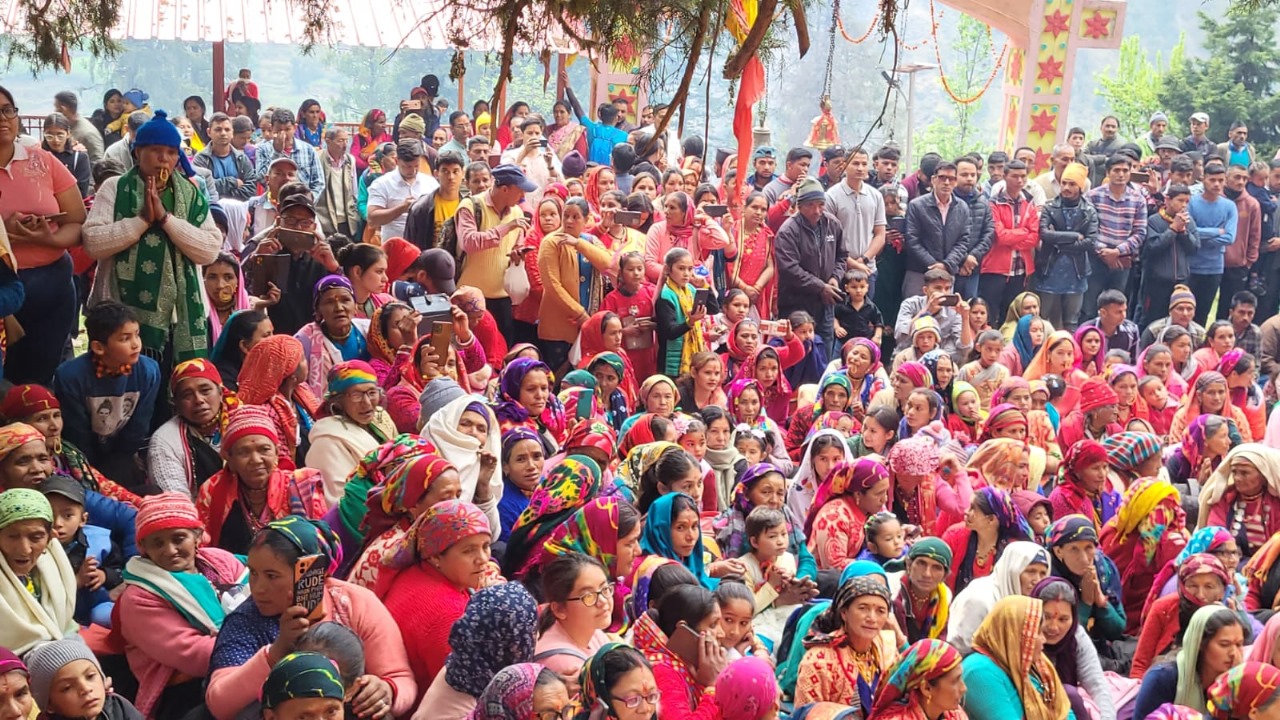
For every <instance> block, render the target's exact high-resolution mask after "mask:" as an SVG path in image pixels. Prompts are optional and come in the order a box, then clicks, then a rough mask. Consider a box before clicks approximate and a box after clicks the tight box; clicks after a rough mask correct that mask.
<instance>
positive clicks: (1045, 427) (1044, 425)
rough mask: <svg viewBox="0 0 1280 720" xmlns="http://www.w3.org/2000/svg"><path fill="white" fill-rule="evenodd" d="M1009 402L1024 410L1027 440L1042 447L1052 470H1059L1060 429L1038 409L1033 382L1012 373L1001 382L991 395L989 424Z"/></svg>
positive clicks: (1060, 454) (1060, 452) (1046, 414)
mask: <svg viewBox="0 0 1280 720" xmlns="http://www.w3.org/2000/svg"><path fill="white" fill-rule="evenodd" d="M1005 403H1008V404H1010V405H1013V406H1014V407H1016V408H1018V409H1019V410H1021V411H1022V414H1023V415H1024V416H1025V417H1026V418H1027V435H1026V437H1027V442H1029V443H1031V445H1033V446H1035V447H1038V448H1041V449H1042V450H1044V451H1045V453H1046V454H1047V456H1048V457H1047V461H1048V465H1049V468H1048V469H1049V471H1050V472H1057V464H1058V459H1060V458H1061V457H1062V451H1061V450H1060V449H1059V445H1060V444H1059V443H1058V441H1057V437H1058V431H1057V429H1056V428H1055V427H1054V426H1053V422H1052V421H1051V420H1050V419H1049V414H1048V413H1047V412H1045V411H1044V410H1037V409H1035V406H1034V404H1033V402H1032V398H1031V384H1030V383H1028V382H1027V381H1026V380H1025V379H1024V378H1022V377H1021V376H1018V375H1012V376H1010V377H1008V378H1006V379H1005V381H1004V382H1002V383H1000V387H998V388H996V392H995V394H994V395H992V396H991V407H992V413H991V416H992V417H991V418H989V419H988V421H987V424H988V425H990V424H991V422H992V418H994V416H995V408H997V407H999V406H1000V405H1003V404H1005Z"/></svg>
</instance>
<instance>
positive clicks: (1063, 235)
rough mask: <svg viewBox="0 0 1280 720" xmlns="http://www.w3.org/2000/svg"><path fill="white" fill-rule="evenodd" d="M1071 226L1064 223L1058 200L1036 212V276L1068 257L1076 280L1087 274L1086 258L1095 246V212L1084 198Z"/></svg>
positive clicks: (1059, 199) (1061, 205)
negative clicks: (1037, 239)
mask: <svg viewBox="0 0 1280 720" xmlns="http://www.w3.org/2000/svg"><path fill="white" fill-rule="evenodd" d="M1078 209H1079V212H1078V213H1076V221H1075V223H1074V224H1068V223H1067V213H1066V209H1065V208H1064V207H1063V204H1062V197H1061V196H1059V197H1056V198H1054V199H1053V200H1050V201H1049V202H1047V203H1045V206H1044V207H1043V208H1041V209H1040V247H1038V248H1036V273H1038V274H1042V275H1043V274H1044V273H1047V272H1049V271H1050V269H1051V268H1052V267H1053V262H1054V261H1055V260H1057V259H1058V256H1060V255H1068V256H1070V258H1071V264H1072V265H1074V266H1075V269H1076V277H1077V278H1082V277H1084V276H1085V275H1088V274H1089V258H1090V256H1092V255H1093V252H1094V249H1095V248H1096V247H1097V245H1098V209H1097V208H1096V207H1094V206H1093V203H1091V202H1089V200H1088V199H1087V198H1085V197H1083V196H1082V197H1081V198H1080V205H1079V207H1078Z"/></svg>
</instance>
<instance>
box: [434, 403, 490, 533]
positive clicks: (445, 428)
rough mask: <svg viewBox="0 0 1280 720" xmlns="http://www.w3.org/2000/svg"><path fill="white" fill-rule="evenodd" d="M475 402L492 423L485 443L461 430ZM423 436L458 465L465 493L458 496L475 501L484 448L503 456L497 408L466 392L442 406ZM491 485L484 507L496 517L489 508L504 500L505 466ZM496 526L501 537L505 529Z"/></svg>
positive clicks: (488, 421)
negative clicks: (459, 424) (503, 471)
mask: <svg viewBox="0 0 1280 720" xmlns="http://www.w3.org/2000/svg"><path fill="white" fill-rule="evenodd" d="M473 403H475V404H478V405H479V406H480V407H483V408H484V416H485V422H487V423H488V424H489V432H488V433H487V434H486V435H485V441H484V444H483V445H481V443H480V442H479V441H478V440H476V439H475V438H474V437H472V436H470V435H467V434H465V433H463V432H462V431H460V430H458V423H459V422H460V421H461V420H462V413H464V412H466V410H467V407H468V406H469V405H471V404H473ZM422 436H423V437H425V438H426V439H428V440H430V441H431V442H433V443H435V444H436V448H437V449H438V450H439V451H440V455H441V457H443V458H444V459H445V460H448V461H449V462H450V463H452V464H453V466H454V467H455V468H457V470H458V478H459V480H460V481H461V484H462V495H461V497H459V498H458V499H459V500H462V501H463V502H473V499H474V498H475V496H476V485H477V484H478V483H479V482H480V453H481V451H483V452H487V453H489V454H491V455H493V456H494V457H496V458H499V459H501V457H502V444H501V441H500V440H499V438H500V437H501V434H500V433H499V431H498V418H497V417H495V416H494V414H493V410H491V409H490V408H489V405H488V404H487V403H485V400H484V398H482V397H480V396H479V395H463V396H462V397H460V398H457V399H456V400H454V401H452V402H450V403H449V404H447V405H445V406H444V407H442V408H440V409H439V410H437V411H436V412H435V413H433V414H432V415H431V419H430V420H427V424H426V425H424V426H423V427H422ZM489 488H490V493H489V496H490V502H488V503H485V504H484V506H482V507H481V508H480V509H481V510H485V511H486V514H489V515H490V516H491V517H490V519H491V520H492V519H493V517H494V516H495V515H496V513H489V512H488V511H489V509H490V508H496V507H497V503H498V501H499V500H501V499H502V468H497V469H495V470H494V473H493V477H491V478H490V479H489ZM492 529H493V532H494V537H497V534H498V532H499V531H500V530H501V529H502V528H501V527H499V526H498V524H496V523H493V528H492Z"/></svg>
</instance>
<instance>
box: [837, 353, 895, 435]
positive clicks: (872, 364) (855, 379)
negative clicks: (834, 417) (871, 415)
mask: <svg viewBox="0 0 1280 720" xmlns="http://www.w3.org/2000/svg"><path fill="white" fill-rule="evenodd" d="M842 352H843V353H844V359H843V365H844V372H845V374H846V375H848V376H849V382H851V383H852V384H853V406H852V409H853V411H854V415H855V416H857V417H859V419H861V416H859V415H858V413H859V412H865V411H867V410H868V409H870V408H871V404H872V399H873V398H875V397H876V395H877V394H878V393H879V392H880V391H882V390H884V389H885V388H887V387H889V373H888V371H886V370H885V367H884V365H883V364H882V363H881V362H880V346H879V345H877V344H876V343H874V342H872V341H871V340H870V339H869V338H853V339H852V340H849V341H848V342H846V343H845V344H844V348H843V350H842Z"/></svg>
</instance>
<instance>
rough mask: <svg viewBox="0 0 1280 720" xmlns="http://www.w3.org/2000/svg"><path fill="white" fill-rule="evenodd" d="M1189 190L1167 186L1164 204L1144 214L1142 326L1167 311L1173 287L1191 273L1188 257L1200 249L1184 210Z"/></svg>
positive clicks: (1188, 214)
mask: <svg viewBox="0 0 1280 720" xmlns="http://www.w3.org/2000/svg"><path fill="white" fill-rule="evenodd" d="M1190 201H1191V190H1189V189H1188V188H1187V186H1186V185H1170V186H1169V188H1168V189H1167V190H1165V192H1164V207H1162V208H1160V209H1159V210H1158V211H1156V212H1155V213H1154V214H1152V215H1149V216H1148V217H1147V241H1146V242H1145V243H1143V245H1142V292H1141V293H1140V295H1141V297H1142V316H1141V317H1140V318H1138V324H1139V325H1141V326H1144V327H1145V326H1147V325H1150V324H1151V323H1152V322H1155V321H1156V320H1159V319H1160V318H1163V317H1166V316H1168V314H1169V298H1170V296H1171V295H1172V294H1173V286H1174V285H1178V284H1181V283H1185V282H1186V281H1187V278H1189V277H1190V276H1191V266H1190V265H1189V264H1188V261H1189V258H1190V257H1191V255H1193V254H1194V253H1195V252H1196V251H1197V250H1199V249H1200V235H1199V233H1198V232H1197V231H1196V223H1195V221H1194V220H1192V219H1191V213H1190V212H1188V211H1187V203H1189V202H1190Z"/></svg>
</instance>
